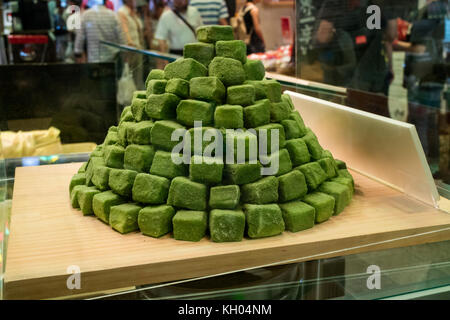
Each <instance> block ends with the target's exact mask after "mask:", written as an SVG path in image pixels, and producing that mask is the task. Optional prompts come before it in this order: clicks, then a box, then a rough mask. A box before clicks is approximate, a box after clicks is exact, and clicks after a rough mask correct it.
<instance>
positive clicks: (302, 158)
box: [286, 139, 311, 166]
mask: <svg viewBox="0 0 450 320" xmlns="http://www.w3.org/2000/svg"><path fill="white" fill-rule="evenodd" d="M286 149H287V150H288V151H289V156H290V158H291V161H292V165H293V166H299V165H302V164H305V163H308V162H309V161H311V155H310V154H309V151H308V147H307V146H306V143H305V141H303V140H302V139H293V140H288V141H286Z"/></svg>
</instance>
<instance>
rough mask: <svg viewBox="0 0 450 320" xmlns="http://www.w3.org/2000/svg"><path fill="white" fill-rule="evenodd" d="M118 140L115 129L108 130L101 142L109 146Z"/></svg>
mask: <svg viewBox="0 0 450 320" xmlns="http://www.w3.org/2000/svg"><path fill="white" fill-rule="evenodd" d="M118 142H119V134H118V133H117V131H111V132H108V134H107V135H106V138H105V141H104V142H103V145H104V146H110V145H113V144H116V143H118Z"/></svg>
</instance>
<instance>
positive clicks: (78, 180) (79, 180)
mask: <svg viewBox="0 0 450 320" xmlns="http://www.w3.org/2000/svg"><path fill="white" fill-rule="evenodd" d="M85 184H86V174H85V173H77V174H75V175H73V176H72V179H70V185H69V193H70V192H72V190H73V188H74V187H75V186H78V185H85Z"/></svg>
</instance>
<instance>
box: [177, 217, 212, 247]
mask: <svg viewBox="0 0 450 320" xmlns="http://www.w3.org/2000/svg"><path fill="white" fill-rule="evenodd" d="M172 224H173V236H174V238H175V239H176V240H183V241H194V242H197V241H200V240H201V239H202V238H203V237H204V236H205V234H206V230H207V228H208V213H207V212H205V211H188V210H180V211H177V213H176V214H175V216H174V217H173V219H172Z"/></svg>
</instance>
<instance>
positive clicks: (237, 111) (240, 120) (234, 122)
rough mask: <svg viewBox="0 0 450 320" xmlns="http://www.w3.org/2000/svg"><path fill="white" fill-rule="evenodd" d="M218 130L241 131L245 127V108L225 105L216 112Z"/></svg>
mask: <svg viewBox="0 0 450 320" xmlns="http://www.w3.org/2000/svg"><path fill="white" fill-rule="evenodd" d="M214 126H215V127H216V128H227V129H240V128H243V127H244V108H242V107H241V106H233V105H229V104H226V105H223V106H219V107H217V108H216V110H215V112H214Z"/></svg>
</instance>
